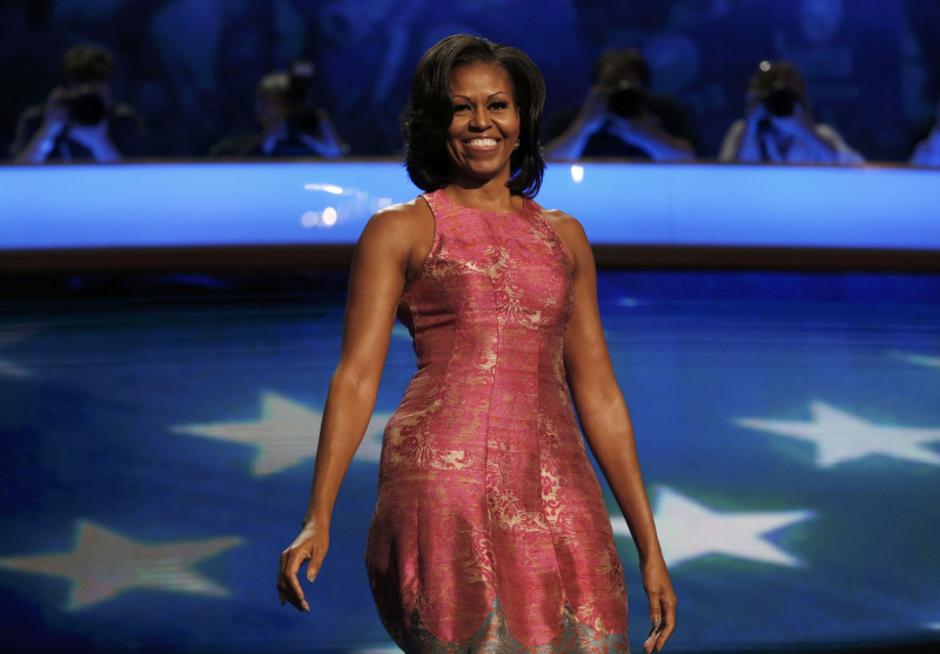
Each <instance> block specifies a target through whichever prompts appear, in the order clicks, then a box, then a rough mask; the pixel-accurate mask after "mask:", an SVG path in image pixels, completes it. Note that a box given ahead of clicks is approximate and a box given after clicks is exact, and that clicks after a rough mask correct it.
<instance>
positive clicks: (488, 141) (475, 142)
mask: <svg viewBox="0 0 940 654" xmlns="http://www.w3.org/2000/svg"><path fill="white" fill-rule="evenodd" d="M500 140H501V139H497V138H491V137H484V138H472V139H464V141H463V145H464V147H465V148H466V149H468V150H470V151H471V152H492V151H493V150H495V149H496V148H498V147H499V142H500Z"/></svg>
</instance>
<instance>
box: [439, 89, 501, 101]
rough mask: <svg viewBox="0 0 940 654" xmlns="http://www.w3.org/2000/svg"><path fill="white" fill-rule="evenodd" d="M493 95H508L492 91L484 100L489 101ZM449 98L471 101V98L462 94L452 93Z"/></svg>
mask: <svg viewBox="0 0 940 654" xmlns="http://www.w3.org/2000/svg"><path fill="white" fill-rule="evenodd" d="M494 95H509V93H507V92H506V91H494V92H493V93H490V94H489V95H488V96H486V99H487V100H489V99H490V98H492V97H493V96H494ZM451 97H452V98H463V99H464V100H471V101H472V98H471V97H470V96H469V95H463V94H462V93H452V94H451Z"/></svg>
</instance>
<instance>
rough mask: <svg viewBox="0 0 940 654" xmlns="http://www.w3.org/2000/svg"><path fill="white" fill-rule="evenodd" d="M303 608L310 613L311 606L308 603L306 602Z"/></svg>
mask: <svg viewBox="0 0 940 654" xmlns="http://www.w3.org/2000/svg"><path fill="white" fill-rule="evenodd" d="M303 606H304V611H309V610H310V605H309V604H307V603H306V602H304V604H303Z"/></svg>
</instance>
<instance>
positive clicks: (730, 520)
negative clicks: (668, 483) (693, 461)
mask: <svg viewBox="0 0 940 654" xmlns="http://www.w3.org/2000/svg"><path fill="white" fill-rule="evenodd" d="M654 513H655V515H654V520H655V522H656V531H657V533H658V535H659V543H660V546H661V547H662V550H663V558H665V559H666V564H667V565H669V566H675V565H679V564H680V563H683V562H685V561H690V560H692V559H696V558H698V557H700V556H706V555H708V554H726V555H728V556H733V557H735V558H739V559H750V560H752V561H762V562H765V563H773V564H777V565H785V566H790V567H796V566H801V565H803V563H802V561H800V560H799V559H797V558H796V557H794V556H792V555H790V554H788V553H787V552H785V551H783V550H782V549H780V548H779V547H777V546H776V545H774V544H772V543H771V542H769V541H767V540H765V539H764V538H763V537H762V536H763V535H764V534H767V533H769V532H771V531H774V530H776V529H780V528H782V527H786V526H789V525H792V524H795V523H797V522H802V521H803V520H806V519H808V518H811V517H813V515H814V513H813V512H812V511H773V512H766V511H761V512H756V511H735V512H722V511H713V510H712V509H709V508H708V507H706V506H703V505H702V504H699V503H697V502H694V501H693V500H691V499H690V498H688V497H685V496H684V495H682V494H681V493H678V492H676V491H674V490H672V489H671V488H668V487H661V488H660V490H659V492H658V493H657V496H656V509H655V512H654ZM611 524H612V525H613V529H614V534H617V535H619V536H627V537H632V536H631V534H630V529H629V528H628V527H627V522H626V520H624V518H623V516H622V515H616V516H611Z"/></svg>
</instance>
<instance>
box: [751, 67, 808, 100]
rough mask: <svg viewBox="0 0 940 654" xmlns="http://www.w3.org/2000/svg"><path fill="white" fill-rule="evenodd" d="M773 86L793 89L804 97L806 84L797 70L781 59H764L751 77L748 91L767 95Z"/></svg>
mask: <svg viewBox="0 0 940 654" xmlns="http://www.w3.org/2000/svg"><path fill="white" fill-rule="evenodd" d="M775 86H786V87H789V88H793V89H794V90H796V91H798V92H799V93H800V95H803V96H805V95H806V82H805V81H804V80H803V76H802V75H801V74H800V69H799V68H797V67H796V66H794V65H793V64H792V63H790V62H789V61H785V60H783V59H771V60H767V59H765V60H763V61H761V62H760V63H759V64H758V65H757V70H756V71H754V74H753V75H751V80H750V81H749V82H748V90H750V91H754V92H755V93H767V92H769V91H771V90H772V89H773V88H774V87H775Z"/></svg>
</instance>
